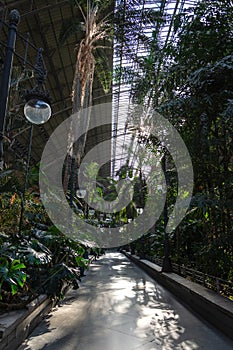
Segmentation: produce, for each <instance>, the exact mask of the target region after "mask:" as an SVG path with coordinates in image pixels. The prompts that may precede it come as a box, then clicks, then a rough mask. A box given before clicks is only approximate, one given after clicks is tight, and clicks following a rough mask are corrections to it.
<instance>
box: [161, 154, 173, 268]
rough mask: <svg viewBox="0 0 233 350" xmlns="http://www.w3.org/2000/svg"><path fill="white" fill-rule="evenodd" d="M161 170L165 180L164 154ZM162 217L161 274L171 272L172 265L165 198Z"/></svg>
mask: <svg viewBox="0 0 233 350" xmlns="http://www.w3.org/2000/svg"><path fill="white" fill-rule="evenodd" d="M162 170H163V173H164V176H165V178H166V154H165V153H164V156H163V158H162ZM163 217H164V219H163V220H164V258H163V266H162V272H172V264H171V259H170V247H169V236H168V232H167V223H168V210H167V198H166V201H165V204H164V209H163Z"/></svg>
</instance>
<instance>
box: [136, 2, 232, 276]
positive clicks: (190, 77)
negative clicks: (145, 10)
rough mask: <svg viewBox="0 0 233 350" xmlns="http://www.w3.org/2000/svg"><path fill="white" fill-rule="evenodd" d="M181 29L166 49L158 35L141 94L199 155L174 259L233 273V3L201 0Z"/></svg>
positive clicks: (180, 20) (182, 18)
mask: <svg viewBox="0 0 233 350" xmlns="http://www.w3.org/2000/svg"><path fill="white" fill-rule="evenodd" d="M174 29H175V33H176V37H175V39H176V40H174V41H173V43H169V44H168V45H167V46H166V47H163V48H161V50H160V54H159V55H157V54H156V41H155V37H154V41H151V44H152V43H153V44H154V45H155V46H151V49H150V50H149V51H148V52H149V53H148V56H146V57H144V58H143V59H142V61H141V66H140V67H141V68H142V74H141V77H136V81H135V85H134V86H135V94H134V97H135V99H136V101H137V102H141V103H144V101H148V100H149V101H150V102H151V104H152V105H153V107H154V108H155V109H156V110H158V111H159V112H160V113H161V114H163V115H164V116H165V117H166V118H169V120H170V121H171V123H172V124H173V125H174V126H175V127H176V128H177V129H178V130H179V132H180V134H181V136H182V138H183V140H184V141H185V143H186V145H187V147H188V149H189V152H190V155H191V158H192V162H193V168H194V176H195V184H194V193H193V199H192V202H191V205H190V208H189V211H188V212H187V215H186V217H185V218H184V219H183V221H182V223H181V224H180V226H179V227H178V228H177V230H176V232H174V233H173V235H172V236H171V237H170V239H171V254H172V257H173V259H175V261H179V263H185V264H186V265H189V266H192V267H195V268H197V269H199V270H201V271H204V272H206V273H209V274H212V275H217V276H219V277H222V278H225V279H229V280H232V270H233V267H232V266H233V250H232V244H231V242H232V238H233V236H232V235H233V231H232V215H233V208H232V199H233V192H232V179H233V168H232V151H233V148H232V129H233V118H232V116H233V104H232V100H233V92H232V91H233V68H232V67H233V55H232V39H233V37H232V36H233V7H232V3H231V2H229V1H227V0H223V1H215V0H214V1H209V0H207V1H200V2H198V4H197V6H196V7H195V9H194V11H193V9H189V10H186V11H185V12H183V13H180V14H179V15H178V16H176V18H175V19H174ZM157 44H158V46H159V45H160V42H159V41H157ZM161 57H162V62H161ZM151 82H152V83H151ZM153 145H154V151H155V152H156V147H157V145H156V143H153ZM172 181H173V184H172V182H171V179H168V178H167V185H168V205H169V207H170V208H169V210H171V209H172V201H173V200H172V198H174V197H175V195H176V193H175V192H176V191H175V187H174V184H175V183H176V180H175V179H174V180H172ZM171 186H173V190H171ZM158 242H159V239H158ZM159 243H161V242H159ZM156 250H157V249H156Z"/></svg>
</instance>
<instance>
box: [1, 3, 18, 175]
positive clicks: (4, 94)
mask: <svg viewBox="0 0 233 350" xmlns="http://www.w3.org/2000/svg"><path fill="white" fill-rule="evenodd" d="M9 20H10V21H9V23H10V24H9V34H8V41H7V46H6V51H5V59H4V65H3V71H2V77H1V86H0V170H2V169H3V136H4V127H5V117H6V111H7V105H8V95H9V89H10V78H11V72H12V62H13V55H14V49H15V40H16V31H17V25H18V23H19V20H20V14H19V12H18V11H17V10H12V11H11V12H10V17H9Z"/></svg>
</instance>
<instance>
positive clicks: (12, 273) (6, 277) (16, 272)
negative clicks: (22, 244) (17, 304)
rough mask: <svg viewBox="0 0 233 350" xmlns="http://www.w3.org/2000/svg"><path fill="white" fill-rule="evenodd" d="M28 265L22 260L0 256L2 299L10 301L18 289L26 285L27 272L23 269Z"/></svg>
mask: <svg viewBox="0 0 233 350" xmlns="http://www.w3.org/2000/svg"><path fill="white" fill-rule="evenodd" d="M25 268H26V266H25V265H24V264H23V263H21V262H20V260H16V259H9V258H7V257H5V256H1V257H0V300H1V301H2V300H4V301H8V300H9V299H10V297H9V295H8V294H10V296H14V295H15V294H16V293H17V292H18V289H19V288H20V289H21V290H22V288H23V287H24V284H25V282H26V273H25V272H24V271H22V269H25Z"/></svg>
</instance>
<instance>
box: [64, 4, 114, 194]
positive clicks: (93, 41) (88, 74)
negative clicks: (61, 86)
mask: <svg viewBox="0 0 233 350" xmlns="http://www.w3.org/2000/svg"><path fill="white" fill-rule="evenodd" d="M71 4H72V5H74V6H75V7H76V8H78V10H79V17H80V14H81V17H82V19H83V21H84V22H81V21H80V22H79V20H77V18H76V17H75V18H73V19H71V20H69V21H67V22H64V23H63V26H62V29H61V33H60V39H61V43H63V42H64V41H65V40H66V39H67V38H68V37H69V36H70V35H73V34H75V33H77V31H79V34H80V33H82V34H83V35H82V36H80V40H79V42H78V43H77V46H76V52H77V56H76V64H75V72H74V78H73V85H72V101H73V114H75V118H74V120H73V123H74V125H73V123H71V126H70V134H69V137H68V154H69V155H70V157H71V158H72V161H73V162H74V159H76V166H77V167H79V165H80V162H81V158H82V156H83V153H84V148H85V143H86V138H87V130H88V126H89V122H90V117H91V110H90V109H88V111H87V113H85V115H84V113H82V111H83V110H84V109H85V108H87V107H90V106H91V105H92V92H93V81H94V76H95V72H96V75H97V77H98V79H99V80H100V83H101V84H102V87H103V90H104V92H105V93H107V92H108V91H109V89H110V87H111V80H112V73H111V64H110V62H109V61H111V59H110V57H111V56H110V55H107V54H106V52H104V51H105V50H106V49H108V50H109V52H111V51H110V50H111V48H112V35H111V33H112V25H111V22H110V20H109V16H110V14H111V12H109V11H110V9H111V7H112V2H111V1H110V0H105V1H104V2H101V3H100V2H99V1H96V0H87V1H86V2H85V1H71ZM106 12H107V13H106ZM80 123H81V125H82V127H83V130H84V131H85V132H84V134H83V135H82V137H80V138H79V140H77V141H76V142H74V139H73V128H75V127H77V126H78V125H79V124H80ZM69 166H71V164H70V162H69V159H68V161H67V162H66V166H65V171H64V187H65V190H67V188H68V183H69V179H68V177H69V175H68V174H69V171H70V170H71V169H69ZM71 168H72V166H71ZM72 182H73V181H72ZM71 187H72V184H71Z"/></svg>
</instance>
